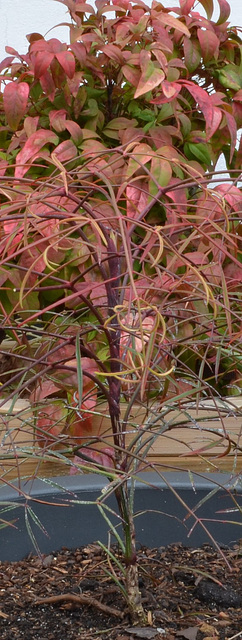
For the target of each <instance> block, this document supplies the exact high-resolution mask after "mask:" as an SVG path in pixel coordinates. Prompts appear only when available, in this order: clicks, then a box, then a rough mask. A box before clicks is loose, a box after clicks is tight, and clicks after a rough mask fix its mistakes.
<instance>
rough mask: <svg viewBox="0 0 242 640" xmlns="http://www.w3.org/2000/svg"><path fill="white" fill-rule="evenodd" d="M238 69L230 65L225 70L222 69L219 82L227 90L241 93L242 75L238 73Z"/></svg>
mask: <svg viewBox="0 0 242 640" xmlns="http://www.w3.org/2000/svg"><path fill="white" fill-rule="evenodd" d="M236 69H238V71H239V68H238V67H236V66H235V65H232V64H229V65H227V67H225V69H222V71H220V73H219V82H221V84H222V85H223V87H225V88H226V89H234V90H235V91H239V89H241V87H242V79H241V74H239V73H238V72H236Z"/></svg>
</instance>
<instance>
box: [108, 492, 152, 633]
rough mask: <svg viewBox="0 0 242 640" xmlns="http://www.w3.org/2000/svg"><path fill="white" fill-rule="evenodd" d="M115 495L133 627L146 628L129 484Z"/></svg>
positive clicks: (128, 602)
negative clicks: (122, 536) (123, 540)
mask: <svg viewBox="0 0 242 640" xmlns="http://www.w3.org/2000/svg"><path fill="white" fill-rule="evenodd" d="M115 495H116V500H117V502H118V506H119V512H120V515H121V517H122V523H123V532H124V539H125V558H124V561H125V590H126V598H127V605H128V609H129V615H130V619H131V622H132V624H133V625H140V626H144V625H146V624H147V616H146V613H145V611H144V608H143V605H142V597H141V593H140V590H139V573H138V565H137V553H136V539H135V526H134V516H133V508H132V500H131V503H130V496H129V490H128V485H127V482H125V483H124V485H123V486H120V487H119V488H118V489H117V490H116V492H115Z"/></svg>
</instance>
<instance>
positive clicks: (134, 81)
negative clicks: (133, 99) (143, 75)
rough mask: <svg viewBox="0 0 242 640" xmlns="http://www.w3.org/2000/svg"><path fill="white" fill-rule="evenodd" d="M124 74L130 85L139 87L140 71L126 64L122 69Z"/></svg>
mask: <svg viewBox="0 0 242 640" xmlns="http://www.w3.org/2000/svg"><path fill="white" fill-rule="evenodd" d="M122 72H123V74H124V77H125V78H126V80H128V82H130V84H131V85H133V87H137V85H138V82H139V79H140V72H139V70H138V69H135V68H134V67H131V66H130V65H128V64H125V65H124V66H123V67H122Z"/></svg>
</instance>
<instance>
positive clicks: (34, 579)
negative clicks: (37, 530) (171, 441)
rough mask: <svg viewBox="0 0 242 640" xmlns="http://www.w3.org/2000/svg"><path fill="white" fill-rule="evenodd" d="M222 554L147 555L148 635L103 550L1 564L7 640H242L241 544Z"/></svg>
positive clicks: (0, 626)
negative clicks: (133, 617) (133, 620)
mask: <svg viewBox="0 0 242 640" xmlns="http://www.w3.org/2000/svg"><path fill="white" fill-rule="evenodd" d="M116 553H117V550H116ZM223 554H224V558H222V556H221V555H220V554H219V553H218V551H217V550H215V549H213V548H212V547H210V546H208V545H204V546H203V547H202V548H200V549H186V548H184V547H182V546H181V545H179V544H177V545H171V546H169V547H167V548H163V547H161V548H159V549H147V548H140V549H139V552H138V556H139V566H140V590H141V593H142V597H143V603H144V607H145V609H146V611H147V612H148V621H149V625H147V627H145V628H143V629H142V628H136V627H135V628H134V627H132V626H131V624H130V620H129V618H128V615H127V609H126V604H125V601H124V599H123V597H122V595H120V593H119V591H118V589H117V587H116V585H115V583H114V582H113V581H112V580H111V578H110V577H109V576H108V575H107V573H106V572H105V571H107V570H108V571H109V572H110V570H112V569H111V568H110V566H109V565H108V564H107V561H106V559H105V554H104V552H103V551H102V550H101V549H100V548H99V546H98V545H95V544H93V545H90V546H88V547H85V548H80V549H76V550H75V551H69V550H67V549H62V550H61V551H60V552H58V553H52V554H50V555H48V556H46V557H44V558H42V559H40V558H38V557H32V556H30V557H28V558H27V559H25V560H23V561H21V562H13V563H7V562H2V563H0V639H1V640H22V639H24V640H84V639H85V640H94V639H96V638H98V639H100V640H106V639H108V640H109V639H110V640H139V638H145V639H146V640H151V639H153V638H154V640H183V639H186V640H242V541H241V546H240V544H237V545H235V546H234V548H232V549H225V550H223ZM225 559H226V561H227V562H226V561H225ZM228 564H229V566H228ZM117 577H118V578H120V576H119V575H118V574H117ZM43 600H44V602H43Z"/></svg>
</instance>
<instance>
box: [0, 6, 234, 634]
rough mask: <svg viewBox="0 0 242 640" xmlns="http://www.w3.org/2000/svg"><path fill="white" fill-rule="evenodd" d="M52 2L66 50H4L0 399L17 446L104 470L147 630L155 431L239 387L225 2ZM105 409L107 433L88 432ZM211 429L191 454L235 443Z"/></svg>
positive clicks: (199, 423)
mask: <svg viewBox="0 0 242 640" xmlns="http://www.w3.org/2000/svg"><path fill="white" fill-rule="evenodd" d="M64 4H66V6H67V7H68V9H69V12H70V15H71V23H70V44H68V45H66V44H63V43H61V42H60V41H58V40H57V39H53V38H50V39H49V40H46V39H45V38H43V37H42V36H41V35H40V34H38V33H35V34H31V35H30V36H29V37H28V39H29V43H30V44H29V51H28V53H27V54H26V55H24V56H22V55H19V54H17V52H16V51H15V50H13V49H11V48H10V47H7V48H6V50H7V53H8V54H9V55H8V57H7V58H5V60H4V61H3V62H2V64H1V71H2V77H1V80H2V84H3V86H4V90H3V96H2V116H1V118H2V126H1V130H0V131H1V141H2V142H1V144H2V152H1V165H0V168H1V176H0V177H1V182H2V184H3V187H2V190H1V197H2V204H1V225H2V238H1V245H0V253H1V263H0V266H1V272H0V277H1V284H2V287H3V294H2V300H1V309H2V311H1V313H2V330H4V331H5V332H6V334H7V336H8V338H11V340H12V341H13V346H12V347H11V354H10V356H11V357H12V358H14V367H13V370H12V374H11V376H10V377H9V375H8V374H7V376H6V372H5V371H3V373H2V385H1V394H2V400H1V402H2V405H4V404H5V403H6V401H8V402H12V404H13V406H14V403H15V402H16V398H17V397H18V398H20V399H24V400H27V402H29V403H30V405H31V410H32V412H33V418H32V424H33V429H34V438H35V441H34V445H33V447H31V448H29V449H28V448H27V449H26V447H22V448H20V450H18V449H17V451H16V450H15V456H16V457H17V459H18V458H20V457H21V455H22V456H23V455H24V456H25V457H26V456H32V457H33V456H34V457H35V458H37V461H38V460H40V459H45V460H53V459H58V460H62V461H63V462H64V464H65V465H66V466H67V467H68V466H69V467H71V468H72V469H73V470H74V471H77V472H78V471H83V470H84V471H93V470H94V471H95V472H96V473H97V474H99V475H101V476H103V475H104V476H105V477H108V479H109V486H108V488H107V489H106V492H105V498H106V497H109V496H111V495H114V496H115V499H116V501H117V505H118V513H119V518H121V522H122V527H123V534H124V542H122V540H121V537H120V535H119V532H118V531H117V530H116V529H115V527H114V525H113V523H112V519H110V514H109V509H110V508H111V507H109V505H108V503H106V500H105V499H103V500H102V501H101V502H100V501H99V500H98V501H97V503H98V507H99V510H100V511H101V513H102V515H103V516H104V519H105V520H106V522H107V523H108V526H109V527H110V528H111V530H112V532H113V534H114V535H115V536H116V539H117V540H118V542H119V544H120V545H121V548H122V550H123V554H124V566H125V569H124V572H123V576H124V582H125V589H124V588H123V586H122V584H121V583H119V585H120V586H121V587H122V589H123V592H124V593H125V596H126V599H127V603H128V606H129V611H130V616H131V619H132V621H133V622H134V623H137V622H139V623H142V624H143V623H146V622H147V616H146V614H145V612H144V610H143V606H142V602H141V598H140V592H139V583H138V567H137V562H136V546H135V527H134V512H133V497H134V496H133V494H134V487H135V483H136V481H137V478H141V477H142V476H141V475H140V474H141V472H142V471H144V470H147V469H148V468H151V464H150V462H149V460H148V458H147V456H148V452H149V450H150V448H151V446H152V444H153V443H154V442H155V441H156V439H157V437H158V436H163V435H164V434H166V435H167V432H168V431H169V432H171V433H172V432H174V431H176V432H177V430H178V428H180V427H181V426H182V425H183V426H184V425H185V426H186V425H190V427H191V428H192V429H194V430H199V431H200V430H201V429H202V428H203V421H204V418H206V415H205V416H203V415H202V416H201V415H200V414H199V416H198V415H197V414H196V406H197V405H199V402H200V400H204V399H205V400H209V401H210V402H211V403H212V406H213V407H214V408H216V411H218V412H219V416H220V418H221V421H222V418H223V415H222V410H221V405H219V401H220V402H221V398H222V397H223V396H225V395H226V396H232V398H231V400H230V402H229V404H227V405H225V410H226V413H228V411H230V408H231V407H232V408H233V396H234V395H238V394H239V393H240V388H241V347H240V330H241V316H240V294H241V292H240V290H239V287H240V281H241V262H240V258H239V242H240V226H241V225H240V209H241V191H240V188H239V186H238V184H237V183H238V180H239V176H240V163H241V161H240V156H241V152H240V148H239V149H237V148H236V135H237V129H238V128H239V127H240V126H241V99H242V97H241V87H240V62H239V61H240V46H241V44H240V38H239V35H238V33H237V31H236V29H232V28H230V27H229V26H228V23H227V22H226V21H227V18H228V17H229V12H228V7H227V3H224V2H223V3H222V2H220V8H221V12H220V17H219V19H218V21H217V22H216V23H215V22H214V21H213V20H212V19H211V15H210V14H211V11H210V9H211V8H212V3H211V7H210V6H209V8H208V9H207V11H208V15H207V17H206V18H203V17H202V16H201V15H200V14H198V13H195V12H192V6H193V3H192V2H183V1H182V0H181V2H180V6H179V7H178V8H177V17H175V16H174V15H173V14H174V8H173V9H172V10H167V9H164V8H163V6H162V5H160V4H159V3H153V5H152V6H151V8H149V7H147V6H146V5H144V3H143V2H139V3H137V4H135V5H133V4H132V3H126V2H124V1H123V0H121V2H120V3H119V4H118V5H117V6H116V5H115V4H113V5H112V6H111V8H112V9H113V10H114V17H112V18H111V19H110V18H108V17H107V18H106V17H105V9H106V11H107V10H108V9H110V5H107V6H105V5H104V4H103V2H99V0H98V1H97V2H96V9H94V8H92V7H91V6H89V5H85V4H79V3H75V2H69V1H67V2H64ZM202 5H203V3H202ZM16 57H17V62H16V61H15V58H16ZM222 153H223V154H224V156H225V158H226V162H227V172H226V173H225V178H224V181H223V183H222V184H221V181H220V179H219V178H218V177H217V175H216V170H215V167H216V162H217V160H218V158H219V157H220V155H221V154H222ZM38 322H39V324H38ZM5 353H6V352H5ZM104 403H105V405H104ZM124 403H126V404H124ZM28 410H29V406H28ZM193 411H195V415H194V414H193V413H192V412H193ZM176 412H178V413H176ZM103 413H104V414H107V415H108V416H109V419H110V427H108V428H107V427H106V426H105V428H104V430H103V429H102V420H100V425H101V426H100V427H97V428H96V431H94V429H93V417H94V416H95V415H98V416H99V417H101V418H102V415H103ZM137 413H140V419H139V420H138V419H137V418H136V414H137ZM10 414H11V410H10ZM7 419H8V417H6V421H7ZM221 424H222V427H221ZM221 424H220V423H219V424H218V423H215V424H214V425H213V424H212V423H211V426H209V427H207V428H206V427H204V429H203V432H204V433H206V431H207V434H208V435H209V441H208V440H206V439H205V442H204V441H203V442H202V443H201V446H200V445H199V446H196V447H195V451H196V453H198V454H199V455H205V454H206V455H207V456H209V454H210V452H211V450H212V448H213V446H214V441H213V438H212V437H211V434H213V436H215V437H216V438H218V439H219V441H220V442H221V441H222V442H223V444H224V449H223V452H222V454H221V452H220V453H219V455H226V453H227V452H228V450H231V448H233V449H234V451H235V452H236V454H237V453H239V452H240V451H241V448H240V445H239V442H238V441H237V440H236V439H234V437H231V436H230V434H229V433H228V432H227V431H226V428H224V423H223V421H222V422H221ZM221 429H223V431H222V432H221ZM221 433H222V435H221ZM110 434H111V443H110ZM178 434H179V432H178ZM10 435H11V430H10ZM127 438H128V439H127ZM178 440H179V435H178ZM216 455H217V454H216ZM70 456H71V458H70ZM73 456H74V461H73ZM152 468H156V471H157V470H158V472H159V473H160V471H159V468H158V467H157V466H156V467H154V466H153V467H152ZM237 480H238V478H236V477H235V480H234V482H236V481H237ZM142 482H144V483H146V480H142ZM167 483H168V486H169V487H170V486H171V485H170V483H169V481H167ZM237 484H238V482H237ZM223 485H224V483H223V482H221V479H220V480H218V479H217V485H216V487H217V488H218V489H219V488H220V489H221V487H222V486H223ZM226 486H227V485H226ZM105 487H106V484H105ZM206 488H207V489H208V487H206ZM227 488H228V489H229V490H230V489H231V483H230V484H229V486H228V487H227ZM175 493H177V492H176V491H175V489H174V488H173V495H175ZM230 495H232V494H230ZM232 499H233V500H235V497H234V494H233V495H232ZM78 501H79V502H80V501H82V499H81V498H80V497H78ZM84 502H85V500H84ZM94 502H96V500H94ZM111 510H112V509H111ZM236 510H238V511H239V507H238V504H237V501H236ZM197 521H198V520H197ZM107 553H108V550H107ZM109 558H110V559H112V560H113V557H112V556H111V552H110V553H109ZM114 562H115V560H114Z"/></svg>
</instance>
